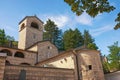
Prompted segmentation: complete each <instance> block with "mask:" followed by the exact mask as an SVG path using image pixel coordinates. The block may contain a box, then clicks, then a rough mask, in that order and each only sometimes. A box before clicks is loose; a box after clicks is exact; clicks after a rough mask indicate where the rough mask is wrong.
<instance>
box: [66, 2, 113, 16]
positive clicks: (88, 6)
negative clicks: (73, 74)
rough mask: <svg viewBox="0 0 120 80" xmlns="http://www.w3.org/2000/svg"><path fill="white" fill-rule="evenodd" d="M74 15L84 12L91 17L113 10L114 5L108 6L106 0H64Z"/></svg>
mask: <svg viewBox="0 0 120 80" xmlns="http://www.w3.org/2000/svg"><path fill="white" fill-rule="evenodd" d="M64 2H66V3H67V4H68V5H69V6H70V7H71V10H72V11H73V12H75V13H76V15H81V14H82V13H83V12H86V13H87V14H89V15H90V16H91V17H95V16H97V15H98V14H99V13H103V12H107V13H109V12H110V11H113V10H114V9H115V7H114V6H110V4H109V2H108V0H64Z"/></svg>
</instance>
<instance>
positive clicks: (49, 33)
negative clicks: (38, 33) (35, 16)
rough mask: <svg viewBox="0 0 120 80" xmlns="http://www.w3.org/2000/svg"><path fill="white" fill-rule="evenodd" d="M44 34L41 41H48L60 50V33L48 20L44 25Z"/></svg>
mask: <svg viewBox="0 0 120 80" xmlns="http://www.w3.org/2000/svg"><path fill="white" fill-rule="evenodd" d="M44 29H45V31H44V34H43V39H44V40H49V41H50V42H52V43H53V44H55V45H56V46H57V47H58V49H62V41H61V40H62V31H61V30H59V28H58V27H57V25H56V24H55V23H54V22H53V21H51V20H50V19H48V21H47V22H46V24H45V25H44Z"/></svg>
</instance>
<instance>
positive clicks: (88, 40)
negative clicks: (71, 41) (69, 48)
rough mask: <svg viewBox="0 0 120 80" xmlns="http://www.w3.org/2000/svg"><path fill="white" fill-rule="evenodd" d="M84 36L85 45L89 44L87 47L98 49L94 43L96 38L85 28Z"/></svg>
mask: <svg viewBox="0 0 120 80" xmlns="http://www.w3.org/2000/svg"><path fill="white" fill-rule="evenodd" d="M83 38H84V45H85V46H87V48H89V49H95V50H97V49H98V47H97V45H96V44H95V43H94V39H93V38H92V36H91V35H90V33H89V31H87V30H84V35H83Z"/></svg>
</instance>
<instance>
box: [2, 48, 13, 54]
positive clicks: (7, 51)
mask: <svg viewBox="0 0 120 80" xmlns="http://www.w3.org/2000/svg"><path fill="white" fill-rule="evenodd" d="M0 52H2V53H7V56H12V53H11V51H9V50H7V49H3V50H1V51H0Z"/></svg>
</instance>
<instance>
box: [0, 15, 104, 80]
mask: <svg viewBox="0 0 120 80" xmlns="http://www.w3.org/2000/svg"><path fill="white" fill-rule="evenodd" d="M0 80H104V74H103V69H102V65H101V60H100V52H99V51H96V50H90V49H87V48H85V47H81V48H76V49H72V50H69V51H64V52H61V53H59V52H58V49H57V47H56V46H55V45H53V44H52V43H51V42H49V41H43V22H42V21H41V20H40V19H39V18H38V17H36V16H26V17H25V18H24V19H23V20H22V21H20V23H19V42H18V48H10V47H3V46H0Z"/></svg>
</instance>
